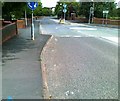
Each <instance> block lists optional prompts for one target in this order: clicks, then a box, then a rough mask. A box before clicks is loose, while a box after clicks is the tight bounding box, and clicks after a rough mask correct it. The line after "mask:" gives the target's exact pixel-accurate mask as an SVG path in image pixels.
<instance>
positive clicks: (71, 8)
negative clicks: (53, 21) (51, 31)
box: [55, 0, 80, 18]
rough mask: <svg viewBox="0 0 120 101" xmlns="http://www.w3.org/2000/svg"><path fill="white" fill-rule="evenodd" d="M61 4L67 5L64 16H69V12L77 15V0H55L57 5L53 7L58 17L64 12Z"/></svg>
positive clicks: (78, 5)
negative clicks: (61, 0) (63, 0)
mask: <svg viewBox="0 0 120 101" xmlns="http://www.w3.org/2000/svg"><path fill="white" fill-rule="evenodd" d="M75 1H76V0H75ZM63 4H66V5H67V7H66V9H67V12H66V17H70V16H71V13H76V15H78V13H79V7H80V3H78V2H57V5H56V7H55V14H56V15H57V16H58V18H59V17H61V16H62V17H63V14H64V13H63Z"/></svg>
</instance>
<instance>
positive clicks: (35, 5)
mask: <svg viewBox="0 0 120 101" xmlns="http://www.w3.org/2000/svg"><path fill="white" fill-rule="evenodd" d="M27 5H28V7H29V8H30V9H31V10H32V24H31V40H34V23H33V10H35V9H36V8H37V6H38V2H28V3H27Z"/></svg>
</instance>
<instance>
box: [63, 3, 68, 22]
mask: <svg viewBox="0 0 120 101" xmlns="http://www.w3.org/2000/svg"><path fill="white" fill-rule="evenodd" d="M63 7H64V9H63V12H64V23H65V13H66V12H67V9H66V7H67V5H66V4H63Z"/></svg>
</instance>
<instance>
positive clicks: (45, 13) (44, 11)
mask: <svg viewBox="0 0 120 101" xmlns="http://www.w3.org/2000/svg"><path fill="white" fill-rule="evenodd" d="M42 15H43V16H50V15H52V9H50V8H47V7H44V8H43V9H42Z"/></svg>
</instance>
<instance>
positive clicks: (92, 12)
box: [89, 7, 94, 24]
mask: <svg viewBox="0 0 120 101" xmlns="http://www.w3.org/2000/svg"><path fill="white" fill-rule="evenodd" d="M91 15H92V22H93V16H94V8H93V7H90V14H89V24H90V22H91V21H90V19H91Z"/></svg>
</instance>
